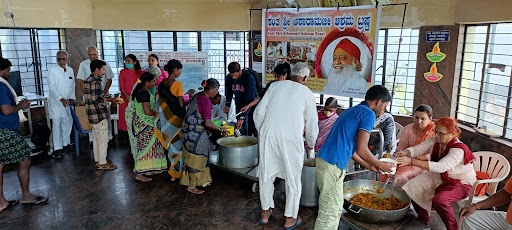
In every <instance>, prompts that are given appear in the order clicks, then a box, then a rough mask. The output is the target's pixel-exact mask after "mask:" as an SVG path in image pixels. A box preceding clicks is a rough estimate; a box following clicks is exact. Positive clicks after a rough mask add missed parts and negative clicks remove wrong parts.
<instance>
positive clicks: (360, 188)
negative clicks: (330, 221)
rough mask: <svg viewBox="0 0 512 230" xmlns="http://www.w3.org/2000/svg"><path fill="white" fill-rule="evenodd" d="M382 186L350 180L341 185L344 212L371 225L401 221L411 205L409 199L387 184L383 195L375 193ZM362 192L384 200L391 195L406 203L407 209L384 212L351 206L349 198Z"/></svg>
mask: <svg viewBox="0 0 512 230" xmlns="http://www.w3.org/2000/svg"><path fill="white" fill-rule="evenodd" d="M383 186H384V182H380V181H373V180H351V181H347V182H345V183H343V198H344V199H345V201H344V202H343V208H345V210H346V211H347V212H348V213H349V214H350V215H352V216H354V217H355V218H357V219H360V220H363V221H367V222H371V223H373V222H380V223H386V222H387V223H390V222H396V221H399V220H401V219H402V218H404V217H405V215H406V214H407V211H408V210H409V206H410V205H411V198H410V197H409V195H407V193H405V191H404V190H402V189H401V188H397V187H395V186H392V185H389V184H388V185H387V186H386V188H385V189H384V192H383V193H377V192H376V190H377V189H379V188H382V187H383ZM363 192H368V193H372V194H375V195H376V196H377V197H380V198H386V197H390V196H391V195H393V196H395V197H396V198H398V199H399V200H402V201H405V202H407V203H408V205H407V207H405V208H402V209H399V210H389V211H385V210H374V209H369V208H363V207H360V206H358V205H356V204H352V203H351V202H350V201H349V200H350V198H352V197H353V196H354V195H356V194H359V193H363Z"/></svg>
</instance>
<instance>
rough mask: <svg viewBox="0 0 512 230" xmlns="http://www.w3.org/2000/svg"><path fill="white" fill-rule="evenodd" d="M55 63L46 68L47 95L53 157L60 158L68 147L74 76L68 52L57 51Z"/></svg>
mask: <svg viewBox="0 0 512 230" xmlns="http://www.w3.org/2000/svg"><path fill="white" fill-rule="evenodd" d="M57 64H58V65H56V66H52V67H50V68H49V69H48V86H49V88H50V95H49V97H48V104H49V110H50V111H49V112H50V119H52V133H53V135H52V136H53V149H54V151H53V153H52V156H53V157H54V158H57V159H59V158H62V153H63V151H64V150H63V149H64V148H66V150H67V149H69V144H70V143H71V140H70V135H71V128H72V126H73V118H72V117H71V111H70V110H69V107H68V106H69V105H70V104H74V103H75V99H76V98H75V77H74V73H73V69H72V68H71V67H69V66H68V52H66V51H64V50H60V51H58V52H57Z"/></svg>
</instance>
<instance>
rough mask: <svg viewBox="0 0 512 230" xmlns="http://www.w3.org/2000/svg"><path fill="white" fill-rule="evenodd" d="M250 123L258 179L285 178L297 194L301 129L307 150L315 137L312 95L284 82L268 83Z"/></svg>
mask: <svg viewBox="0 0 512 230" xmlns="http://www.w3.org/2000/svg"><path fill="white" fill-rule="evenodd" d="M254 124H255V125H256V129H257V130H258V133H259V136H258V142H259V156H260V161H259V170H258V177H259V179H260V180H263V181H268V180H269V179H270V178H272V177H273V176H277V177H280V178H283V179H285V180H286V184H287V185H288V186H290V188H291V189H292V190H294V191H299V188H297V184H300V180H301V177H300V175H301V172H302V166H303V164H304V139H303V131H304V128H305V129H306V136H305V137H306V142H307V144H308V146H310V147H311V148H313V147H314V146H315V141H316V138H317V136H318V116H317V112H316V103H315V96H314V95H313V93H312V92H311V90H310V89H309V88H307V87H306V86H304V85H301V84H299V83H296V82H293V81H288V80H287V81H280V82H275V83H272V85H271V86H270V88H269V89H268V91H267V92H266V94H265V96H264V97H263V99H262V100H261V101H260V103H259V105H258V106H257V107H256V110H255V111H254Z"/></svg>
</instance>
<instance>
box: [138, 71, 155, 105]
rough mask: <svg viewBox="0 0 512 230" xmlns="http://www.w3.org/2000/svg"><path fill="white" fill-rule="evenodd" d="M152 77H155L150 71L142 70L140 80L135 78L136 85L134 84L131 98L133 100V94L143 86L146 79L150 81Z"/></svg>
mask: <svg viewBox="0 0 512 230" xmlns="http://www.w3.org/2000/svg"><path fill="white" fill-rule="evenodd" d="M153 79H155V75H153V74H152V73H150V72H144V73H143V74H142V75H141V76H140V78H139V80H140V82H138V81H139V80H137V85H136V86H135V89H133V92H132V100H135V96H136V95H137V93H138V92H139V91H140V90H141V89H142V87H144V84H146V82H148V81H152V80H153Z"/></svg>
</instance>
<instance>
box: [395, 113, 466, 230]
mask: <svg viewBox="0 0 512 230" xmlns="http://www.w3.org/2000/svg"><path fill="white" fill-rule="evenodd" d="M434 132H435V137H431V138H430V139H427V140H425V141H423V142H421V143H420V144H418V145H416V146H413V147H409V148H407V149H405V150H404V151H398V152H396V153H395V156H397V158H396V161H397V163H398V164H399V165H402V166H407V165H412V166H416V167H418V168H421V169H423V170H426V172H423V173H421V174H420V175H418V176H416V177H414V178H412V179H411V180H409V181H408V182H407V183H405V184H404V186H402V189H403V190H404V191H405V192H406V193H407V194H408V195H409V196H410V197H411V199H412V201H413V202H412V204H413V206H414V210H415V211H416V213H418V221H420V222H423V223H427V222H429V221H430V210H431V209H434V210H436V212H437V213H438V214H439V216H440V217H441V220H442V221H443V223H444V225H445V226H446V229H448V230H457V229H458V224H457V220H456V219H455V214H454V212H453V209H452V204H453V203H455V202H457V201H459V200H461V199H464V198H466V197H468V196H469V193H470V190H471V188H472V185H473V183H474V182H475V181H476V173H475V169H474V168H473V161H474V160H475V156H474V155H473V152H471V150H470V149H469V147H468V146H467V145H465V144H464V143H462V142H461V141H460V140H459V138H458V136H459V135H460V129H459V127H458V124H457V121H456V120H455V119H453V118H451V117H443V118H440V119H439V120H437V121H436V128H435V131H434ZM425 153H430V154H431V156H430V160H428V159H419V158H418V156H421V155H424V154H425Z"/></svg>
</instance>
